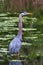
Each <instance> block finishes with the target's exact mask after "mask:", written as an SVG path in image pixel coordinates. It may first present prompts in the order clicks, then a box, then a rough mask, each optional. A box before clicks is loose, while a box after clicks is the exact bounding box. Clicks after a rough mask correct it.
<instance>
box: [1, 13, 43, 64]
mask: <svg viewBox="0 0 43 65" xmlns="http://www.w3.org/2000/svg"><path fill="white" fill-rule="evenodd" d="M12 15H14V14H8V13H5V14H4V13H2V14H0V58H1V59H0V62H5V61H10V60H13V61H19V60H14V58H13V57H12V56H10V55H8V45H9V43H10V41H11V40H12V39H13V38H14V37H15V36H16V35H17V32H18V25H17V24H18V13H17V15H16V17H15V16H14V17H13V16H12ZM38 16H39V15H38ZM20 58H21V60H20V61H23V62H25V59H27V60H28V62H29V64H31V63H33V64H34V63H35V61H36V58H37V60H38V59H39V61H40V63H42V61H43V17H41V18H40V17H37V16H33V15H32V16H25V17H23V39H22V47H21V52H20ZM30 62H31V63H30ZM37 62H38V61H37ZM37 65H38V64H37Z"/></svg>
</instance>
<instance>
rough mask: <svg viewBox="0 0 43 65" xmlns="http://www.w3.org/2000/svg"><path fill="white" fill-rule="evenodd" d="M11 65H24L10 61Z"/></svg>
mask: <svg viewBox="0 0 43 65" xmlns="http://www.w3.org/2000/svg"><path fill="white" fill-rule="evenodd" d="M9 65H22V62H20V61H16V62H14V61H10V62H9Z"/></svg>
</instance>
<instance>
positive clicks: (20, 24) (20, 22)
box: [18, 15, 22, 39]
mask: <svg viewBox="0 0 43 65" xmlns="http://www.w3.org/2000/svg"><path fill="white" fill-rule="evenodd" d="M18 28H19V30H18V35H19V36H20V37H21V39H22V16H21V15H19V22H18Z"/></svg>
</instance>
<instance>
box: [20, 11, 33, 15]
mask: <svg viewBox="0 0 43 65" xmlns="http://www.w3.org/2000/svg"><path fill="white" fill-rule="evenodd" d="M31 14H32V13H28V12H22V13H20V15H21V16H24V15H31Z"/></svg>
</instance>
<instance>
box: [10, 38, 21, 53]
mask: <svg viewBox="0 0 43 65" xmlns="http://www.w3.org/2000/svg"><path fill="white" fill-rule="evenodd" d="M20 47H21V41H20V39H19V38H18V37H16V38H14V39H13V40H12V41H11V43H10V44H9V52H10V53H14V52H18V51H19V49H20Z"/></svg>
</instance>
